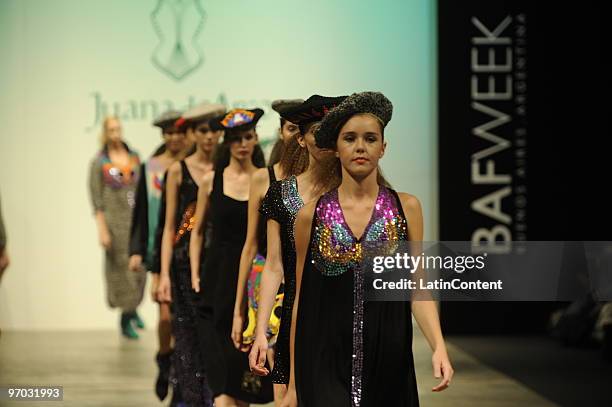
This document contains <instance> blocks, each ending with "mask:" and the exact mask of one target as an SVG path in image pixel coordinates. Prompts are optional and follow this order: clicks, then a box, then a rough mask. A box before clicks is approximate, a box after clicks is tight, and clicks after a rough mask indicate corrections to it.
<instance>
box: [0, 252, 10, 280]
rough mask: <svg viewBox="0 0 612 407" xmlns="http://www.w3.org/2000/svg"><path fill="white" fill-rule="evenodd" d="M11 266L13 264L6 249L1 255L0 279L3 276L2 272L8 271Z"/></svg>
mask: <svg viewBox="0 0 612 407" xmlns="http://www.w3.org/2000/svg"><path fill="white" fill-rule="evenodd" d="M9 264H11V260H10V259H9V255H8V253H7V251H6V248H4V249H2V253H0V277H1V276H2V272H3V271H4V270H6V268H7V267H8V266H9Z"/></svg>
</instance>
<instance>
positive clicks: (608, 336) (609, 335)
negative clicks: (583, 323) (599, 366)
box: [602, 324, 612, 363]
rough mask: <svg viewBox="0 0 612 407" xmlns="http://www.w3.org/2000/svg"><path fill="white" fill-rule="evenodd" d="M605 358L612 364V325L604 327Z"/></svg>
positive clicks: (603, 348)
mask: <svg viewBox="0 0 612 407" xmlns="http://www.w3.org/2000/svg"><path fill="white" fill-rule="evenodd" d="M603 333H604V335H603V347H602V352H603V358H604V360H605V361H607V362H610V363H612V324H607V325H604V326H603Z"/></svg>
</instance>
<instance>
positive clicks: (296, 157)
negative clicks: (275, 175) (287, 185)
mask: <svg viewBox="0 0 612 407" xmlns="http://www.w3.org/2000/svg"><path fill="white" fill-rule="evenodd" d="M284 144H285V149H284V150H285V151H284V152H283V155H282V156H281V159H280V161H279V165H280V168H281V170H282V171H283V175H284V176H285V177H290V176H291V175H300V174H301V173H303V172H304V171H306V169H307V168H308V164H309V162H310V159H309V158H308V149H306V148H304V147H302V146H300V143H298V141H297V137H291V138H290V139H289V141H287V142H286V143H284Z"/></svg>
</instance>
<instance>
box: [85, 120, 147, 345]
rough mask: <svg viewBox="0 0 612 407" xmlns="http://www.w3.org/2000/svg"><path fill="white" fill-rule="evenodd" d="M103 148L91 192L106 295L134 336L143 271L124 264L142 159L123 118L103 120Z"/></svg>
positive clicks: (125, 330) (95, 165)
mask: <svg viewBox="0 0 612 407" xmlns="http://www.w3.org/2000/svg"><path fill="white" fill-rule="evenodd" d="M102 144H103V148H102V150H101V151H100V152H99V153H98V154H97V155H96V157H95V158H94V159H93V160H92V162H91V167H90V171H89V192H90V198H91V202H92V206H93V210H94V214H95V217H96V224H97V227H98V240H99V242H100V245H101V246H102V248H103V249H104V276H105V280H106V299H107V301H108V305H109V306H110V307H111V308H119V309H121V319H120V326H121V333H122V334H123V336H125V337H127V338H130V339H136V338H138V333H137V332H136V330H135V324H136V323H137V321H136V315H137V314H136V308H137V307H138V305H139V304H140V302H141V301H142V297H143V294H144V286H145V281H146V274H145V273H144V271H142V270H141V271H139V272H137V273H134V272H131V271H130V270H129V268H128V246H129V239H130V225H131V223H132V209H133V208H134V196H135V189H136V185H137V182H138V173H139V167H140V160H139V158H138V154H137V153H136V152H135V151H133V150H131V149H130V148H129V147H128V145H127V144H125V142H124V141H123V140H122V136H121V123H120V122H119V119H117V118H115V117H108V118H106V119H105V120H104V123H103V128H102Z"/></svg>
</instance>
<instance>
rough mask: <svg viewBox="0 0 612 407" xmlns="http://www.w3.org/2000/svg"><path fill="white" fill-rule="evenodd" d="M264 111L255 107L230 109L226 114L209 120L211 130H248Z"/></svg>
mask: <svg viewBox="0 0 612 407" xmlns="http://www.w3.org/2000/svg"><path fill="white" fill-rule="evenodd" d="M263 114H264V111H263V110H261V109H259V108H255V109H232V110H230V111H229V112H227V114H225V115H223V116H219V117H217V118H216V119H212V120H211V121H210V127H211V128H212V129H213V130H225V131H226V132H227V131H229V132H237V131H243V130H250V129H252V128H254V127H255V126H256V125H257V122H258V121H259V119H261V116H263Z"/></svg>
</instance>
